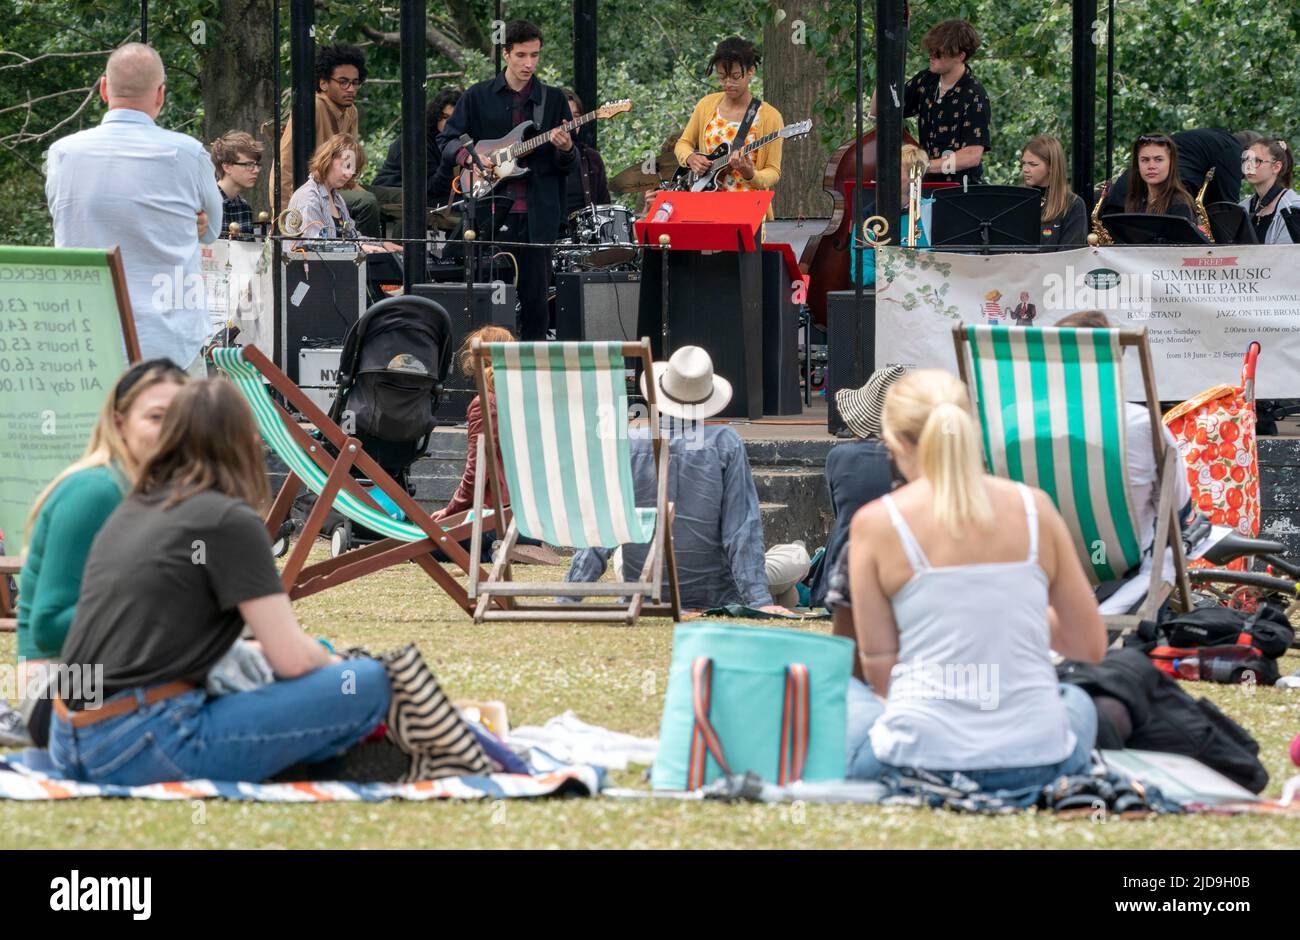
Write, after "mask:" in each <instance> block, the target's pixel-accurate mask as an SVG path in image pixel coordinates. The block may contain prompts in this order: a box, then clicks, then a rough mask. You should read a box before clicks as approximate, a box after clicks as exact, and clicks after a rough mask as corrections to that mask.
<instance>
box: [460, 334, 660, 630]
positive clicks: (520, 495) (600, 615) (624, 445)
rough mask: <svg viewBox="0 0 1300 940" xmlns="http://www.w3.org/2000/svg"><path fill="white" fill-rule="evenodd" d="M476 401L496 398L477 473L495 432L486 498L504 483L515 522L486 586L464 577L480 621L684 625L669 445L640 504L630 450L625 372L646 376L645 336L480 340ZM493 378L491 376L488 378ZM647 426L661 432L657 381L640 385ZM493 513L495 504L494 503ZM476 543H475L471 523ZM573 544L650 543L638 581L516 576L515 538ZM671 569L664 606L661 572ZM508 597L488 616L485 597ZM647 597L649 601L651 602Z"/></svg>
mask: <svg viewBox="0 0 1300 940" xmlns="http://www.w3.org/2000/svg"><path fill="white" fill-rule="evenodd" d="M470 354H471V357H472V360H473V362H474V370H475V374H476V377H477V380H478V387H479V395H480V398H481V399H482V400H483V401H486V400H487V390H488V389H489V388H492V389H493V391H494V393H495V400H496V414H495V415H494V414H492V409H490V408H485V409H483V414H484V424H485V432H486V433H485V434H483V435H480V437H479V441H478V442H477V445H476V446H477V447H478V460H479V464H478V465H479V466H480V467H482V466H484V463H483V461H484V460H485V456H484V455H485V453H486V452H487V450H488V448H487V446H486V441H487V440H491V439H493V438H494V437H497V436H498V434H499V440H500V447H501V464H500V466H498V465H497V461H495V460H492V461H491V462H490V469H491V474H492V494H493V499H494V500H498V501H499V500H500V495H499V494H500V493H501V492H502V488H501V482H502V479H503V478H504V482H505V484H506V488H507V492H509V494H510V509H511V519H510V524H509V526H508V528H507V530H506V533H505V539H504V542H503V545H502V547H501V550H500V551H499V554H498V555H497V561H496V562H495V563H494V564H493V566H492V571H491V573H490V574H489V576H488V579H487V581H486V582H485V583H482V584H480V583H479V582H478V580H477V578H476V577H475V576H474V575H473V574H471V576H470V590H469V593H470V597H471V598H474V597H477V599H478V608H477V609H476V610H475V614H474V616H475V619H476V620H569V621H572V620H609V621H621V622H625V623H633V622H635V621H636V619H637V617H638V616H640V615H641V614H642V613H645V614H649V615H653V616H672V617H673V619H675V620H676V619H680V615H681V605H680V602H679V599H678V588H677V568H676V564H675V562H674V559H673V549H672V531H671V516H672V507H671V505H669V503H668V501H667V497H668V448H667V447H661V446H660V441H659V438H658V437H657V436H656V437H655V438H654V451H655V460H656V471H657V484H658V485H657V491H658V492H657V500H656V505H655V506H654V508H637V506H636V499H635V497H636V494H635V491H634V489H633V485H632V464H631V449H630V447H629V444H628V433H627V432H628V422H627V416H628V404H627V391H626V386H625V372H624V370H625V368H626V366H627V363H628V361H629V360H638V359H639V360H641V363H642V366H643V368H644V370H645V372H646V374H651V365H652V363H651V357H650V343H649V340H646V339H642V340H641V342H639V343H623V342H611V343H480V342H478V341H477V340H476V341H474V342H473V343H472V344H471V351H470ZM489 371H490V378H489ZM647 397H648V402H647V403H648V404H649V406H650V413H651V423H650V427H651V428H657V427H658V421H657V404H656V401H655V390H654V383H650V385H649V388H648V389H647ZM483 478H484V475H483V474H482V473H479V474H478V476H477V478H476V480H475V484H476V485H475V491H474V519H475V520H478V519H479V518H480V516H481V514H482V513H483V511H484V510H485V509H486V507H485V505H484V486H483ZM496 509H497V511H498V517H500V511H501V509H502V507H501V506H500V505H499V502H498V505H497V506H496ZM473 527H474V536H473V537H472V539H471V547H476V546H479V545H480V544H481V543H480V535H479V529H480V528H481V525H480V523H478V522H477V521H475V522H474V523H473ZM521 535H522V536H525V537H529V538H535V539H539V540H541V541H543V542H545V543H547V544H550V545H556V546H565V547H570V548H579V549H581V548H594V547H600V548H608V549H613V548H616V547H617V546H619V545H622V544H624V543H628V542H635V543H647V542H648V543H650V546H651V547H650V551H649V552H647V554H646V560H645V566H644V568H643V569H642V571H641V575H640V579H639V580H637V581H623V582H615V583H606V582H601V583H597V584H566V583H562V582H547V583H541V582H534V583H524V582H520V581H517V580H514V579H513V578H512V577H511V571H510V563H509V552H510V551H511V550H512V549H513V548H514V546H515V543H516V542H517V541H518V539H519V537H520V536H521ZM665 565H666V566H667V569H668V584H667V586H666V590H667V591H668V593H669V596H668V597H667V598H666V599H665V598H664V597H663V596H662V593H663V591H664V589H665V588H663V587H661V583H662V582H663V570H664V567H665ZM556 596H560V597H596V598H622V599H623V600H622V601H619V602H618V603H613V602H610V601H608V600H607V601H598V602H589V603H571V604H562V605H560V604H554V603H550V604H537V603H534V604H529V605H523V604H520V603H518V602H517V601H515V598H517V597H530V598H536V597H556ZM492 599H500V600H503V601H505V604H504V605H503V608H502V609H498V610H490V609H489V607H488V604H489V601H490V600H492ZM647 599H648V601H649V603H646V602H647Z"/></svg>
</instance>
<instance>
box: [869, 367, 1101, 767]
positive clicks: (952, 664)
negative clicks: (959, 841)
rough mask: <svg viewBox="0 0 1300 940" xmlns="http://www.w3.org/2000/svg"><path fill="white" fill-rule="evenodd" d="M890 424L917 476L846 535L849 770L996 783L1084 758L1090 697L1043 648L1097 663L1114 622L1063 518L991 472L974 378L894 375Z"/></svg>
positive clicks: (890, 435) (1092, 724)
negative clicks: (1097, 597)
mask: <svg viewBox="0 0 1300 940" xmlns="http://www.w3.org/2000/svg"><path fill="white" fill-rule="evenodd" d="M882 436H883V438H884V441H885V444H886V446H887V447H888V448H889V450H890V453H891V454H892V455H893V458H894V461H895V463H896V464H897V466H898V469H899V471H900V473H901V474H902V476H903V477H904V478H905V479H906V480H907V481H908V482H907V484H906V485H905V486H902V487H900V488H899V489H897V490H895V491H894V492H893V493H892V494H891V495H889V496H884V497H882V498H881V499H879V500H876V501H875V502H872V503H869V504H868V505H866V506H864V507H863V508H862V509H860V510H859V511H858V513H857V514H856V515H855V516H854V518H853V524H852V529H851V532H850V536H849V538H850V541H849V550H848V583H849V587H850V594H851V597H852V612H853V624H854V630H855V633H856V637H857V642H858V649H859V656H860V657H861V665H862V671H863V674H864V675H865V677H866V680H867V682H868V683H870V688H868V686H867V685H865V684H863V683H861V682H859V681H857V680H856V679H855V680H853V685H852V687H851V689H850V694H849V721H848V725H849V727H848V736H849V741H848V744H849V747H848V756H849V776H851V777H856V778H863V779H873V778H877V777H879V776H880V775H881V773H882V772H884V771H885V770H891V769H896V770H909V769H924V770H928V771H932V772H935V773H941V774H942V773H947V772H952V771H960V772H961V773H962V774H963V775H964V776H966V777H968V778H970V779H972V780H974V781H975V782H976V783H978V784H979V785H980V786H981V787H982V788H984V789H987V790H999V789H1018V788H1021V787H1031V786H1039V785H1043V784H1046V783H1048V782H1049V781H1051V780H1053V779H1055V778H1056V777H1057V776H1059V775H1060V774H1063V773H1064V774H1071V773H1078V772H1081V771H1083V770H1084V769H1085V768H1086V767H1087V764H1088V758H1089V752H1090V751H1091V749H1092V746H1093V743H1094V741H1095V739H1096V732H1097V714H1096V710H1095V709H1094V707H1093V704H1092V701H1091V699H1089V698H1088V696H1087V695H1086V694H1085V693H1083V692H1082V691H1081V690H1080V689H1078V688H1077V687H1073V686H1061V685H1060V684H1059V683H1058V682H1057V678H1056V671H1055V669H1054V667H1053V666H1052V662H1051V656H1050V653H1051V651H1052V650H1055V651H1056V652H1058V653H1060V654H1061V655H1063V656H1065V657H1067V658H1069V659H1076V660H1083V661H1087V662H1097V661H1099V660H1100V659H1101V657H1102V655H1103V653H1104V652H1105V648H1106V632H1105V628H1104V626H1103V625H1102V622H1101V617H1100V615H1099V614H1098V613H1097V605H1096V602H1095V601H1094V600H1093V597H1092V592H1091V591H1090V590H1089V587H1088V581H1087V578H1086V576H1085V575H1084V573H1083V567H1082V565H1081V564H1080V562H1079V559H1078V557H1077V556H1076V555H1075V551H1074V545H1073V543H1072V542H1071V540H1070V535H1069V532H1068V530H1067V529H1066V527H1065V522H1064V521H1063V520H1062V519H1061V516H1060V514H1059V513H1058V512H1057V511H1056V509H1055V507H1054V506H1053V505H1052V503H1051V501H1050V500H1049V499H1048V498H1047V496H1046V495H1044V494H1043V493H1041V492H1039V491H1037V490H1031V489H1030V488H1028V487H1026V486H1024V485H1022V484H1018V483H1013V482H1011V481H1008V480H1002V479H998V478H996V477H992V476H989V475H988V474H986V473H985V472H984V460H983V453H982V450H981V444H980V434H979V427H978V425H977V423H976V421H975V419H974V418H973V417H972V416H971V413H970V405H969V402H968V398H967V393H966V387H965V386H964V385H963V384H962V383H961V382H960V381H958V380H957V379H956V378H954V377H953V376H952V375H950V374H949V373H947V372H943V371H940V370H934V369H929V370H922V371H918V372H911V373H908V374H907V375H906V376H904V377H903V378H902V379H900V380H899V381H898V382H896V383H895V384H894V385H893V387H892V388H891V389H890V390H889V394H888V396H887V398H886V399H885V409H884V415H883V435H882ZM873 690H874V691H873ZM878 696H881V697H883V698H881V697H878Z"/></svg>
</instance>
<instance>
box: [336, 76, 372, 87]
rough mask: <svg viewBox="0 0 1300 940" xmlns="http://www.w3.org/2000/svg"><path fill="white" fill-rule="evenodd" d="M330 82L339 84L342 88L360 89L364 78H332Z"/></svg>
mask: <svg viewBox="0 0 1300 940" xmlns="http://www.w3.org/2000/svg"><path fill="white" fill-rule="evenodd" d="M330 81H332V82H337V83H338V85H339V87H340V88H345V89H346V88H360V87H361V83H362V82H364V81H365V79H363V78H331V79H330Z"/></svg>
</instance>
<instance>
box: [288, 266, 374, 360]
mask: <svg viewBox="0 0 1300 940" xmlns="http://www.w3.org/2000/svg"><path fill="white" fill-rule="evenodd" d="M282 273H283V276H282V277H281V279H280V323H279V324H277V329H276V333H277V334H278V335H277V336H276V337H275V349H276V351H277V352H278V353H279V355H278V356H277V357H275V360H274V361H275V364H276V365H277V366H279V367H280V368H281V369H283V370H284V372H285V374H286V375H288V376H289V378H290V379H291V380H292V381H293V382H294V384H298V378H299V376H298V354H299V353H300V352H301V351H302V350H303V349H304V348H306V349H312V348H315V347H321V346H326V347H339V346H342V345H343V335H344V334H345V333H347V331H348V327H350V326H352V324H353V323H356V322H357V318H358V317H360V316H361V312H362V311H363V310H364V309H365V307H366V259H365V255H364V254H362V253H360V252H351V251H347V252H315V251H310V252H307V254H306V255H305V256H304V255H302V254H300V253H295V254H293V255H286V256H285V259H284V270H283V272H282Z"/></svg>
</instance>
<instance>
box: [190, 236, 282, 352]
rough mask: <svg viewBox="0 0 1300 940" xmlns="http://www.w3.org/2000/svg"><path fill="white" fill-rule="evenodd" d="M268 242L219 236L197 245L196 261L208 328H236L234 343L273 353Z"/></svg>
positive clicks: (269, 251) (272, 305)
mask: <svg viewBox="0 0 1300 940" xmlns="http://www.w3.org/2000/svg"><path fill="white" fill-rule="evenodd" d="M270 255H271V243H270V242H264V241H242V240H232V239H227V238H219V239H217V240H216V241H215V242H213V243H212V244H210V245H200V246H199V263H200V269H201V271H202V272H203V284H204V289H205V290H206V292H207V298H208V315H209V316H210V317H211V318H212V332H213V333H216V332H217V331H219V330H222V329H225V328H226V327H228V326H234V327H238V328H239V334H238V335H237V336H236V337H235V340H234V344H235V345H236V346H256V347H257V348H258V349H260V350H262V352H264V353H266V354H267V355H268V356H271V355H273V354H274V348H275V336H274V322H275V307H274V304H273V302H272V296H273V295H272V291H273V288H272V281H271V261H270Z"/></svg>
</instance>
